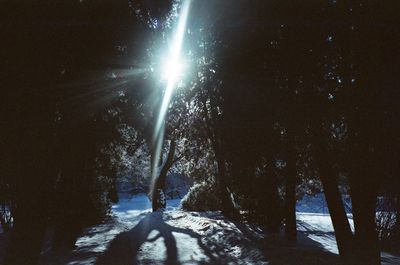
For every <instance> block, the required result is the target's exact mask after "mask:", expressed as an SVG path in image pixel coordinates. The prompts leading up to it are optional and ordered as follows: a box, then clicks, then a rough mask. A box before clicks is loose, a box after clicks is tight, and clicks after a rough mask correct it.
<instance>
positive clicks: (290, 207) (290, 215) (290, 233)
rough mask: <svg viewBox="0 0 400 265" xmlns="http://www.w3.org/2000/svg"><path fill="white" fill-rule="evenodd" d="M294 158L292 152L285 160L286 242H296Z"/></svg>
mask: <svg viewBox="0 0 400 265" xmlns="http://www.w3.org/2000/svg"><path fill="white" fill-rule="evenodd" d="M296 175H297V170H296V156H295V153H294V151H291V154H289V158H288V159H287V165H286V176H285V177H286V194H285V205H286V207H285V208H286V209H285V210H286V226H285V237H286V239H288V240H291V241H296V240H297V229H296Z"/></svg>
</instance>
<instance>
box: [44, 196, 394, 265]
mask: <svg viewBox="0 0 400 265" xmlns="http://www.w3.org/2000/svg"><path fill="white" fill-rule="evenodd" d="M179 203H180V201H179V200H170V201H167V205H169V206H168V208H167V210H166V211H164V212H157V213H151V204H150V201H149V200H148V198H147V196H145V195H144V194H142V195H138V196H134V197H132V198H130V199H123V200H121V201H120V202H119V203H118V204H116V205H114V206H113V209H112V211H113V218H112V219H111V220H109V221H108V222H105V223H103V224H101V225H97V226H94V227H90V228H88V229H86V230H85V231H84V233H83V234H82V236H81V237H80V238H78V240H77V242H76V248H75V249H74V250H73V251H72V252H71V251H65V252H60V253H52V254H51V255H46V253H44V255H43V257H44V258H43V260H42V263H43V264H68V265H77V264H96V265H133V264H180V265H184V264H265V265H267V264H268V265H313V264H315V265H317V264H318V265H324V264H338V256H337V248H336V241H335V237H334V233H333V228H332V224H331V221H330V218H329V215H327V214H315V213H298V214H297V215H298V216H297V218H298V230H299V243H292V242H288V241H285V240H283V239H282V238H281V237H279V236H277V235H271V234H268V233H266V232H265V231H263V229H262V228H261V227H259V226H256V225H251V224H248V223H244V222H232V221H229V220H227V219H225V218H224V217H223V216H222V215H221V214H220V213H218V212H204V213H199V212H183V211H180V210H178V207H179ZM44 252H46V250H44ZM382 256H383V258H382V260H383V264H384V265H392V264H393V265H394V264H400V258H399V257H396V256H393V255H390V254H387V253H383V255H382Z"/></svg>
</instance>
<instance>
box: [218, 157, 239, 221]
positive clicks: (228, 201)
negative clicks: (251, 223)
mask: <svg viewBox="0 0 400 265" xmlns="http://www.w3.org/2000/svg"><path fill="white" fill-rule="evenodd" d="M216 156H217V167H218V176H217V188H218V192H219V197H220V199H221V204H222V209H221V210H222V213H223V214H224V215H225V216H227V217H229V218H234V219H235V218H237V217H238V213H237V211H236V209H235V207H234V205H233V202H232V198H231V196H230V194H229V191H228V187H227V185H226V179H225V177H226V172H225V159H223V158H222V157H221V155H220V154H218V155H216Z"/></svg>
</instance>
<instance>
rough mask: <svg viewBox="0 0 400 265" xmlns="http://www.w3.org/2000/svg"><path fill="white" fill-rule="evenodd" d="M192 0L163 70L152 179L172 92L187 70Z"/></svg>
mask: <svg viewBox="0 0 400 265" xmlns="http://www.w3.org/2000/svg"><path fill="white" fill-rule="evenodd" d="M190 3H191V0H184V1H183V3H182V7H181V10H180V13H179V17H178V25H177V28H176V30H175V32H174V36H173V39H172V43H171V46H170V51H169V56H168V57H167V60H166V64H165V66H164V69H163V73H162V75H163V76H162V78H165V79H166V81H167V84H166V88H165V92H164V97H163V99H162V102H161V107H160V111H159V113H158V117H157V121H156V124H155V130H154V136H153V143H154V145H155V152H154V162H153V169H152V179H153V180H154V179H155V177H156V169H157V165H158V161H159V158H160V154H161V147H162V143H163V138H164V137H163V136H164V120H165V116H166V114H167V111H168V106H169V104H170V101H171V97H172V92H173V90H174V88H175V86H176V84H177V82H179V78H180V77H182V75H183V71H184V70H185V67H184V64H183V63H182V60H181V58H180V57H181V51H182V46H183V39H184V35H185V31H186V23H187V19H188V15H189V8H190Z"/></svg>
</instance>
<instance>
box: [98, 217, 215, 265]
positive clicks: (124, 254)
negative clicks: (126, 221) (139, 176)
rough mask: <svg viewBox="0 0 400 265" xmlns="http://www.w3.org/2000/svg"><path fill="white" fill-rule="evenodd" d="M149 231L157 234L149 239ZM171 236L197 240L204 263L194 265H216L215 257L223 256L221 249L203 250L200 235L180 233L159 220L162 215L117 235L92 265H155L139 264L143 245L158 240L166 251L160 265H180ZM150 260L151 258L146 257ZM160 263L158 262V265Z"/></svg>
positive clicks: (142, 262)
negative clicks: (202, 253) (203, 256)
mask: <svg viewBox="0 0 400 265" xmlns="http://www.w3.org/2000/svg"><path fill="white" fill-rule="evenodd" d="M152 231H156V232H158V234H157V236H155V237H151V238H149V235H150V233H151V232H152ZM173 232H175V233H182V234H186V235H188V236H190V237H192V238H194V239H196V240H197V244H198V245H199V247H200V248H201V249H202V250H203V252H204V254H205V256H206V257H207V258H208V260H207V261H206V260H204V261H193V262H194V263H196V264H220V263H219V262H218V261H217V259H216V257H215V255H216V254H221V253H222V252H223V250H222V248H221V249H218V248H215V246H214V248H213V251H212V252H211V251H210V246H207V247H206V246H205V245H204V244H203V243H202V241H201V235H199V234H197V233H195V232H193V231H192V230H190V229H182V228H177V227H174V226H171V225H169V224H167V223H165V221H164V220H163V213H162V212H155V213H150V214H148V215H147V216H146V217H145V218H143V219H142V220H141V221H140V222H139V223H138V224H137V225H136V226H135V227H134V228H132V229H131V230H129V231H127V232H123V233H120V234H119V235H118V236H117V237H116V238H115V239H113V240H112V241H111V243H110V245H109V247H108V249H107V250H106V251H105V252H104V254H103V255H101V256H100V257H99V258H98V259H97V262H96V265H136V264H155V263H156V261H155V260H148V261H143V260H139V259H138V258H139V255H140V251H141V248H142V245H143V244H145V243H146V242H154V241H156V240H158V239H159V238H163V239H164V244H165V247H166V259H165V261H163V262H162V264H177V265H179V264H181V263H180V261H179V257H178V249H177V244H176V239H175V237H174V235H173V234H172V233H173ZM150 258H151V257H150ZM159 263H160V262H158V264H159Z"/></svg>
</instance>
